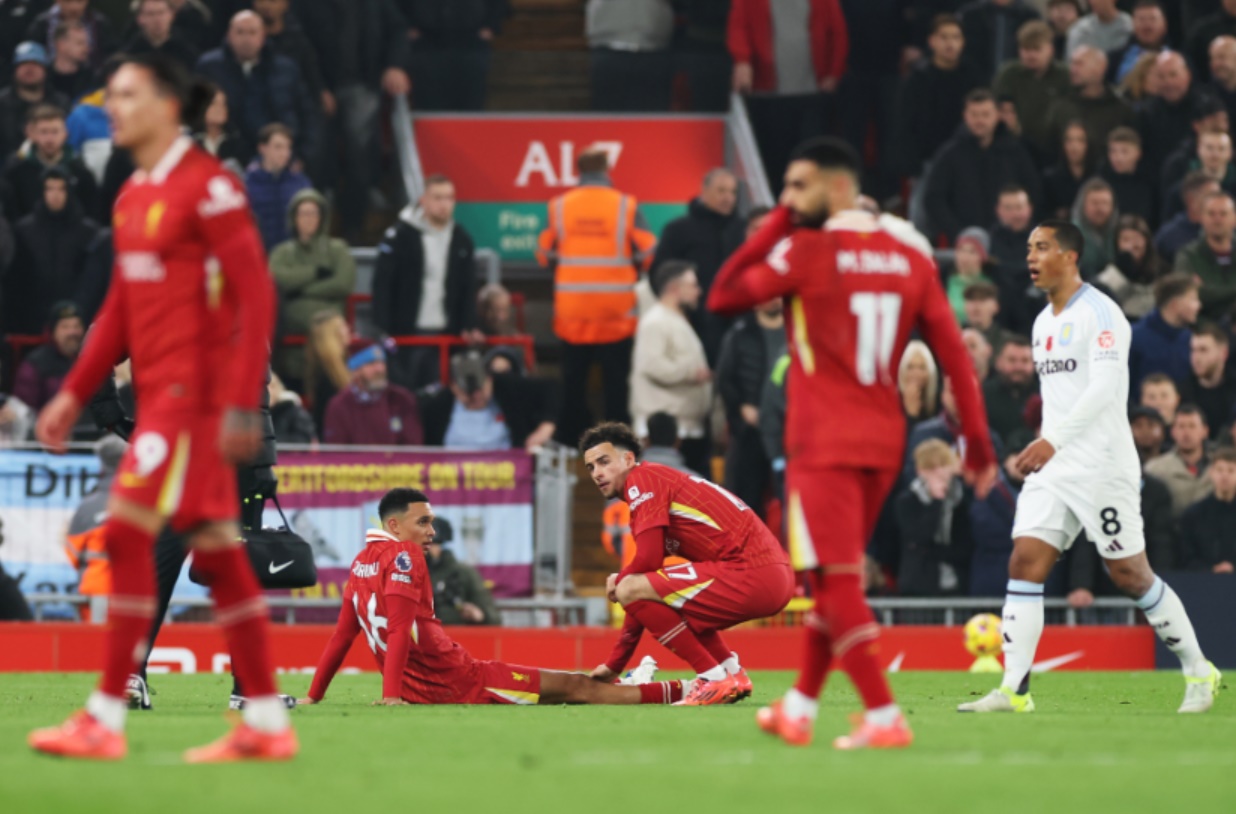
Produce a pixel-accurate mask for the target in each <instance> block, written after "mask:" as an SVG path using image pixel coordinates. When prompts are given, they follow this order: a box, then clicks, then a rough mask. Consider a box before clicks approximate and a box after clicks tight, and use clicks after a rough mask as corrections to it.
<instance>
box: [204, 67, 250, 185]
mask: <svg viewBox="0 0 1236 814" xmlns="http://www.w3.org/2000/svg"><path fill="white" fill-rule="evenodd" d="M228 116H229V113H228V107H227V94H226V93H224V92H223V91H221V90H219V89H217V88H216V89H215V95H214V99H213V100H212V101H211V103H210V105H209V106H208V107H207V108H206V113H205V115H204V116H203V117H202V121H201V123H200V124H199V126H198V127H197V128H196V130H195V132H194V133H193V139H194V141H196V142H197V144H198V146H199V147H201V148H202V149H203V150H205V151H206V152H208V153H210V154H211V155H213V156H214V157H215V158H217V159H219V160H220V161H222V162H223V166H225V167H227V168H228V169H229V170H231V171H232V172H234V173H236V175H237V176H243V175H244V172H245V169H244V168H245V167H247V166H248V165H249V162H250V161H251V160H252V159H253V147H252V146H250V145H248V144H245V142H244V140H243V139H241V137H240V134H239V133H237V132H236V128H234V127H232V126H231V125H230V124H229V122H228Z"/></svg>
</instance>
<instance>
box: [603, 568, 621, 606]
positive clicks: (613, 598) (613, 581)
mask: <svg viewBox="0 0 1236 814" xmlns="http://www.w3.org/2000/svg"><path fill="white" fill-rule="evenodd" d="M605 598H606V599H608V600H609V601H610V602H614V603H617V602H618V575H617V574H610V575H609V576H608V577H606V578H605Z"/></svg>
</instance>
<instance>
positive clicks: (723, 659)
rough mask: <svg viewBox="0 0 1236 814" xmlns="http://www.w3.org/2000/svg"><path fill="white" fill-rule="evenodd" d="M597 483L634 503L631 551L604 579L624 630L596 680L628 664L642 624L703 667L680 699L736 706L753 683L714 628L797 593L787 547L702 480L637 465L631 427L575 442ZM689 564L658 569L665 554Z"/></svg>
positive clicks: (601, 428)
mask: <svg viewBox="0 0 1236 814" xmlns="http://www.w3.org/2000/svg"><path fill="white" fill-rule="evenodd" d="M579 448H580V451H581V452H582V453H583V456H584V465H585V467H587V469H588V474H589V475H591V476H592V481H593V483H595V484H596V485H597V487H598V488H600V490H601V494H602V495H604V496H605V497H606V498H607V499H614V498H617V499H619V500H622V501H624V502H626V504H627V505H628V506H630V507H631V532H632V534H633V535H634V537H635V558H634V559H633V560H632V561H631V562H630V563H628V564H627V565H626V566H625V567H624V568H623V569H622V571H620V572H619V573H617V574H613V575H611V576H610V578H609V582H608V584H607V585H606V588H607V592H608V595H609V599H610V601H611V602H618V603H620V604H621V605H622V607H623V608H624V609H625V610H626V614H627V616H626V622H625V623H624V625H623V628H622V635H621V637H620V638H619V639H618V642H617V643H616V644H615V645H614V650H613V653H612V654H611V655H610V657H609V660H608V661H606V663H605V664H602V665H601V666H599V667H597V668H596V669H595V670H593V671H592V677H593V678H597V679H601V680H611V679H613V678H614V677H615V676H616V675H618V674H619V673H620V672H622V670H623V668H624V667H625V666H626V664H627V662H628V661H629V660H630V659H631V655H632V654H633V653H634V652H635V648H636V646H637V645H638V644H639V640H640V637H641V636H642V635H643V632H644V629H645V628H647V629H648V630H649V631H651V632H652V634H653V635H654V636H656V638H657V641H659V642H660V643H661V644H663V645H665V647H666V648H668V649H669V650H670V651H672V652H673V653H675V654H677V655H678V656H679V657H681V658H682V659H683V660H684V661H686V662H687V663H688V664H690V665H691V667H692V669H694V670H695V672H696V673H698V678H697V679H696V680H695V682H694V685H693V686H692V688H691V690H690V691H689V692H688V693H687V696H686V697H685V698H684V699H683V700H682V701H680V702H678V703H680V704H683V705H686V706H704V705H708V704H725V703H734V702H735V701H739V700H741V699H743V698H746V697H748V696H749V695H750V694H751V680H750V679H749V678H748V677H747V674H746V671H745V670H743V669H742V667H741V666H740V665H739V664H738V657H737V656H736V655H735V654H734V653H733V652H732V651H731V650H730V649H729V647H728V646H727V645H726V644H725V642H724V641H723V640H722V638H721V635H720V633H718V632H717V631H719V630H724V629H725V628H728V627H732V626H734V625H736V624H739V623H740V622H747V621H750V620H752V619H762V618H764V617H767V616H772V615H773V614H775V613H778V612H780V611H781V610H782V609H784V608H785V606H786V604H787V603H788V602H789V601H790V597H791V596H792V595H793V593H794V573H793V571H792V570H791V569H790V561H789V558H788V557H787V556H786V553H785V551H784V550H782V548H781V544H780V543H779V542H778V541H777V538H776V537H774V536H773V533H772V532H771V531H769V530H768V527H767V526H765V525H764V523H763V521H761V520H760V518H759V517H757V516H756V515H755V512H753V511H751V509H749V508H747V506H746V505H745V504H744V503H743V502H742V501H741V500H739V499H738V498H736V497H734V496H733V495H732V494H730V493H729V492H727V491H725V490H724V489H722V488H721V487H720V486H717V485H716V484H714V483H711V482H709V481H706V480H704V479H703V478H699V477H693V476H691V475H688V474H686V473H684V472H680V471H678V470H676V469H671V468H670V467H668V466H662V465H660V464H654V463H641V462H640V461H639V460H638V456H639V451H640V444H639V440H638V439H637V438H636V437H635V433H634V432H632V431H631V428H630V427H628V426H626V425H625V424H617V423H606V424H600V425H598V426H596V427H593V428H592V429H591V430H589V431H588V432H586V433H584V437H583V439H581V441H580V444H579ZM667 556H675V557H681V558H683V559H685V560H687V562H685V563H682V564H680V565H674V566H669V567H662V563H663V562H664V559H665V557H667Z"/></svg>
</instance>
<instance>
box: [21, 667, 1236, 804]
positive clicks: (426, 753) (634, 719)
mask: <svg viewBox="0 0 1236 814" xmlns="http://www.w3.org/2000/svg"><path fill="white" fill-rule="evenodd" d="M791 678H792V677H791V675H790V674H789V673H755V674H753V679H754V681H755V688H756V689H755V697H754V698H752V699H750V700H748V701H745V702H743V703H741V704H738V705H735V706H724V707H708V708H672V707H651V706H650V707H540V708H532V707H448V706H443V707H397V708H386V707H372V706H370V702H371V701H372V700H373V699H374V698H375V697H376V696H377V694H378V693H379V692H380V690H381V682H380V679H379V678H378V677H377V676H376V675H373V674H369V675H345V676H340V677H338V678H336V679H335V682H334V685H333V686H332V687H331V694H330V696H329V697H328V699H327V701H326V702H325V703H324V704H323V705H321V706H315V707H306V708H302V709H298V710H296V711H295V712H294V713H293V716H294V721H295V724H296V727H297V730H298V732H299V735H300V739H301V748H302V751H301V756H300V757H299V758H298V759H297V760H296V761H294V762H292V763H287V764H248V765H231V766H185V765H183V764H181V762H180V753H181V751H182V750H183V749H184V748H186V747H188V746H196V745H199V744H201V743H204V742H206V741H208V740H211V739H213V738H215V737H216V736H218V735H219V734H221V733H222V732H223V731H224V730H225V728H226V725H227V724H226V722H225V720H224V713H223V712H221V711H220V707H221V705H223V704H225V703H226V701H227V696H228V692H229V690H230V686H231V682H230V678H229V677H224V676H219V675H193V676H180V675H177V676H155V677H154V681H153V684H154V688H155V690H156V691H157V693H158V695H156V696H155V698H154V704H155V709H154V710H153V711H151V712H134V713H131V714H130V719H129V720H130V726H129V731H130V735H129V757H128V758H127V760H125V761H124V762H122V763H119V764H92V763H83V762H67V761H61V760H56V759H53V758H47V757H43V756H38V755H35V754H33V753H32V752H31V751H30V750H29V749H28V748H27V747H26V745H25V738H26V734H27V732H28V731H29V730H30V729H32V728H35V727H38V726H45V725H50V724H55V723H59V722H60V721H61V720H62V719H63V718H64V717H65V716H67V715H68V714H69V713H71V712H72V711H73V710H74V709H76V708H78V707H79V706H80V704H81V702H82V700H83V699H84V698H85V696H86V694H87V693H88V691H89V690H90V689H91V687H92V684H93V677H92V676H90V675H86V674H66V675H53V674H7V675H0V812H4V814H41V812H72V814H79V813H88V812H117V814H144V812H158V814H198V812H202V813H203V814H205V812H210V814H247V812H262V813H263V814H277V813H282V812H297V813H299V812H330V813H331V814H369V812H379V811H394V812H400V814H402V812H409V813H410V814H421V813H422V812H424V813H426V814H429V813H432V814H437V813H438V812H461V813H462V812H468V813H469V814H470V812H485V813H486V814H489V813H490V812H492V813H493V814H512V812H604V814H659V812H691V814H705V813H706V812H743V814H788V813H789V812H799V811H804V812H806V811H811V812H827V813H828V814H843V813H844V812H881V813H882V812H890V813H892V812H915V814H918V813H919V812H948V813H949V814H956V813H957V812H985V814H1019V813H1020V812H1034V814H1064V813H1065V812H1085V814H1092V813H1094V812H1118V813H1119V814H1127V813H1128V812H1176V811H1182V812H1188V814H1201V812H1212V811H1213V812H1233V811H1236V693H1232V695H1231V696H1230V697H1229V696H1227V694H1226V693H1223V694H1220V696H1219V699H1218V700H1217V702H1216V704H1215V708H1214V709H1213V710H1212V711H1211V712H1210V713H1208V714H1206V715H1195V716H1185V715H1177V714H1176V711H1175V710H1176V707H1177V706H1178V705H1179V703H1180V699H1181V697H1182V694H1183V689H1184V682H1183V680H1182V679H1181V678H1180V676H1179V674H1177V673H1174V672H1158V673H1055V674H1048V675H1042V676H1037V677H1036V678H1035V685H1034V692H1035V700H1036V703H1037V704H1038V711H1037V712H1035V713H1034V714H1032V715H962V714H958V713H956V712H954V711H953V710H954V707H955V705H956V704H957V703H958V702H960V701H965V700H970V699H972V698H973V697H977V696H978V695H982V694H984V693H986V692H987V691H988V690H989V689H991V687H992V686H993V685H994V683H995V679H994V677H993V676H990V675H971V674H967V673H899V674H897V675H894V676H893V677H892V681H893V686H894V690H895V691H896V693H897V695H898V700H899V701H900V703H901V704H902V706H903V708H904V709H906V711H907V712H908V713H909V717H910V721H911V724H912V726H913V727H914V730H915V735H916V738H917V740H916V742H915V744H914V745H913V746H912V747H911V748H910V749H907V750H904V751H897V752H865V753H839V752H836V751H834V750H833V749H832V748H831V741H832V737H833V736H835V735H837V734H841V733H842V732H844V731H846V729H847V728H848V722H847V716H848V714H849V713H851V712H852V711H854V710H855V709H857V706H858V704H857V700H856V698H855V695H854V693H853V692H852V690H851V689H850V687H849V686H847V685H846V682H845V680H844V679H843V678H841V677H834V678H833V679H832V680H831V683H830V687H829V691H828V692H827V693H826V695H825V702H824V704H823V706H822V708H821V714H820V720H819V723H818V726H817V731H816V743H815V744H814V745H812V746H810V747H808V748H805V749H801V748H799V749H796V748H791V747H788V746H785V745H783V744H782V743H781V742H780V741H778V740H775V739H773V738H770V737H768V736H766V735H763V734H761V733H760V732H759V731H758V730H757V729H756V728H755V724H754V722H753V716H754V714H755V710H756V708H757V706H758V705H759V704H760V703H763V702H766V701H768V700H770V699H772V698H774V697H775V696H777V695H778V694H780V693H781V692H782V691H784V690H785V689H786V687H788V686H789V684H790V682H791ZM308 686H309V678H308V676H301V675H288V676H281V689H282V690H283V691H285V692H290V693H294V694H303V693H304V692H305V690H307V688H308Z"/></svg>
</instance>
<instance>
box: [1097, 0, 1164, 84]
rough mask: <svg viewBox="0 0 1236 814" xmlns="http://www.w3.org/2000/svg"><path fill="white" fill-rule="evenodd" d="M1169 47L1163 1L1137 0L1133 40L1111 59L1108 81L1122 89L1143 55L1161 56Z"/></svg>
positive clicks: (1119, 49) (1110, 57)
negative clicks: (1120, 86)
mask: <svg viewBox="0 0 1236 814" xmlns="http://www.w3.org/2000/svg"><path fill="white" fill-rule="evenodd" d="M1167 45H1168V43H1167V17H1166V16H1165V15H1164V14H1163V7H1162V6H1161V5H1159V0H1137V2H1135V3H1134V4H1133V34H1132V36H1131V37H1129V40H1128V42H1126V43H1125V44H1124V45H1123V46H1122V47H1120V48H1116V49H1113V50H1112V51H1110V52H1109V53H1108V55H1107V63H1108V67H1107V81H1108V82H1110V83H1112V84H1113V85H1119V84H1120V83H1121V82H1123V81H1124V78H1125V77H1126V76H1127V75H1128V73H1129V71H1131V70H1133V66H1134V65H1136V64H1137V60H1139V59H1141V57H1142V55H1143V54H1157V53H1158V52H1159V51H1162V50H1163V49H1164V48H1166V47H1167Z"/></svg>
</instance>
